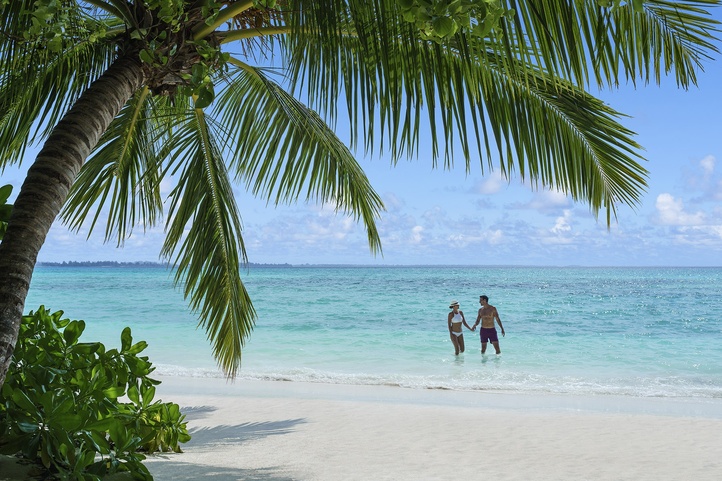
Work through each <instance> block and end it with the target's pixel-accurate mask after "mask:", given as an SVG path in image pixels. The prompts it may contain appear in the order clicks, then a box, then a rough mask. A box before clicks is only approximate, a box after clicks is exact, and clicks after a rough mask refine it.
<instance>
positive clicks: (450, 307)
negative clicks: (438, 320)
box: [449, 301, 459, 309]
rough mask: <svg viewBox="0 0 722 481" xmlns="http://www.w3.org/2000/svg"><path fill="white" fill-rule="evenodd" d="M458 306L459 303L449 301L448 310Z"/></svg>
mask: <svg viewBox="0 0 722 481" xmlns="http://www.w3.org/2000/svg"><path fill="white" fill-rule="evenodd" d="M458 305H459V301H451V302H450V303H449V309H453V308H454V306H458Z"/></svg>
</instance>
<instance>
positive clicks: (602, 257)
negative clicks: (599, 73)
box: [0, 13, 722, 266]
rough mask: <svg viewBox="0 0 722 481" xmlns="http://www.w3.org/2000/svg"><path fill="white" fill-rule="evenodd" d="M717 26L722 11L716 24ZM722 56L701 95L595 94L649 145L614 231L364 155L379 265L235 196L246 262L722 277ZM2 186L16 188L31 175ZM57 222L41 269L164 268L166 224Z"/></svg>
mask: <svg viewBox="0 0 722 481" xmlns="http://www.w3.org/2000/svg"><path fill="white" fill-rule="evenodd" d="M715 17H716V18H722V14H720V13H716V14H715ZM720 62H722V57H721V56H719V55H718V56H717V57H716V58H715V60H714V61H708V62H706V63H705V72H702V73H700V76H699V86H698V87H693V88H691V89H690V90H688V91H684V90H681V89H678V88H677V87H676V85H675V83H674V79H673V78H667V79H664V80H663V84H662V86H657V85H647V86H638V87H637V88H636V89H635V88H634V87H632V86H631V85H629V86H622V87H621V88H620V89H618V90H615V91H603V92H599V93H598V95H599V96H600V97H601V98H602V99H603V100H605V101H606V102H608V103H609V104H611V106H612V107H614V108H615V109H616V110H618V111H621V112H623V113H625V114H627V115H629V116H630V118H628V119H625V120H624V121H623V124H624V125H625V126H627V127H628V128H630V129H631V130H633V131H635V132H636V133H637V134H638V135H637V137H636V140H637V142H638V143H640V144H641V145H642V146H643V147H644V149H645V150H644V152H643V155H644V157H645V158H646V159H647V162H646V163H645V167H646V168H647V169H648V170H649V172H650V175H649V179H648V183H649V186H648V190H647V192H646V193H645V194H644V195H643V197H642V200H641V205H640V206H638V207H637V208H636V210H633V209H631V208H629V207H626V206H621V207H620V208H619V210H618V217H617V219H616V221H614V220H613V223H612V225H611V227H610V228H609V229H608V228H607V225H606V221H605V219H604V215H603V213H600V218H599V219H597V218H595V216H594V214H593V213H592V212H590V211H589V209H588V207H587V206H586V205H584V204H574V203H572V202H571V200H570V199H569V198H568V197H566V196H565V195H563V194H560V193H558V192H550V191H534V190H532V189H531V188H529V187H528V186H526V185H523V184H522V183H521V182H520V181H519V180H518V179H516V178H512V179H511V180H510V181H509V182H507V181H506V180H504V179H501V178H500V177H499V176H498V175H497V174H496V173H489V172H486V174H487V175H485V176H482V175H481V169H480V167H479V165H478V164H473V165H472V170H471V172H470V173H469V174H468V175H467V174H466V172H465V169H464V165H463V161H460V162H458V165H457V166H456V167H455V168H454V169H453V170H450V171H444V170H441V169H432V166H431V159H430V158H429V157H427V156H425V155H424V153H423V152H422V154H421V155H420V157H419V159H418V160H415V161H411V162H400V163H399V164H398V165H397V166H395V167H392V166H391V165H390V162H389V160H388V159H385V158H383V157H382V156H376V157H363V156H361V157H360V163H361V165H362V167H363V168H364V170H365V171H366V173H367V175H368V176H369V179H370V181H371V184H372V185H373V186H374V188H375V189H376V191H377V192H378V193H379V194H380V195H381V196H382V198H383V200H384V203H385V205H386V208H387V210H386V212H384V213H383V215H382V218H381V219H380V221H379V228H380V232H381V240H382V246H383V255H382V256H376V257H374V256H372V255H371V253H370V251H369V249H368V244H367V242H366V237H365V232H364V230H363V228H362V227H361V226H360V225H358V224H356V223H355V222H354V221H353V220H352V219H349V218H347V217H345V216H343V215H337V214H335V213H334V212H333V209H331V208H328V207H324V206H319V205H312V204H305V203H299V204H296V205H293V206H282V207H274V206H266V204H265V203H264V202H263V201H260V200H257V199H254V198H252V197H250V196H249V195H248V194H246V193H245V192H243V190H242V189H240V188H239V189H238V190H237V191H236V193H237V199H238V203H239V207H240V210H241V213H242V215H243V224H244V239H245V242H246V248H247V251H248V256H249V260H250V261H251V262H259V263H291V264H305V263H310V264H318V263H331V264H336V263H342V264H384V265H409V264H441V265H444V264H448V265H554V266H557V265H561V266H563V265H584V266H670V265H672V266H676V265H683V266H722V92H720V90H719V87H718V86H719V85H722V64H721V63H720ZM31 160H32V159H31V158H28V159H27V160H26V161H25V163H24V164H23V168H21V169H18V168H16V167H11V168H8V169H6V170H5V172H3V173H2V176H1V177H0V183H2V184H6V183H11V184H13V185H14V188H15V192H14V194H16V193H17V190H19V188H20V184H21V182H22V177H23V174H24V169H25V168H27V166H28V165H29V163H30V161H31ZM86 233H87V232H85V233H84V232H81V233H80V234H74V233H72V232H70V231H68V230H67V229H66V228H65V227H64V226H62V225H61V224H59V223H57V222H56V224H55V225H54V226H53V228H52V229H51V231H50V233H49V235H48V238H47V241H46V243H45V245H44V247H43V249H42V250H41V252H40V256H39V260H40V261H52V262H58V261H64V260H89V261H93V260H118V261H157V260H159V258H158V254H159V252H160V246H161V243H162V240H163V237H164V234H163V230H162V227H159V228H157V229H153V230H151V231H149V232H146V233H143V230H142V228H141V229H139V230H138V231H137V232H136V233H135V234H134V235H133V236H132V237H131V238H130V239H128V240H127V242H126V244H125V246H124V247H123V248H122V249H118V248H116V247H115V245H114V244H111V245H104V244H103V239H102V229H98V231H97V233H94V234H93V236H91V237H90V239H86Z"/></svg>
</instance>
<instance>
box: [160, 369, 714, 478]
mask: <svg viewBox="0 0 722 481" xmlns="http://www.w3.org/2000/svg"><path fill="white" fill-rule="evenodd" d="M159 395H160V396H161V397H162V399H163V400H164V401H173V402H176V403H178V404H180V405H181V407H182V408H183V412H185V413H186V414H187V420H188V421H189V428H190V430H191V432H192V434H193V439H192V441H191V442H189V443H188V444H186V445H185V446H184V450H185V453H183V454H173V455H159V456H154V457H152V458H150V459H149V460H148V467H149V469H150V470H151V472H152V473H153V474H154V476H155V478H156V480H158V481H171V480H174V481H178V480H199V479H203V480H210V481H214V480H217V481H222V480H224V481H225V480H270V481H287V480H304V481H306V480H307V481H337V480H461V479H486V478H488V479H499V480H646V479H649V480H667V479H668V480H672V479H689V480H692V479H694V480H718V479H722V400H668V399H623V398H615V397H609V396H596V397H589V398H580V397H573V396H530V395H516V394H489V393H468V392H451V391H428V390H412V389H403V388H396V387H384V386H337V385H334V386H329V385H324V384H305V383H290V382H261V381H237V382H236V383H234V384H227V383H225V381H224V380H213V379H183V378H164V379H163V384H162V385H161V386H160V388H159Z"/></svg>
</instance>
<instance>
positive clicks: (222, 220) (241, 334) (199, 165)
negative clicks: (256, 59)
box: [162, 110, 255, 377]
mask: <svg viewBox="0 0 722 481" xmlns="http://www.w3.org/2000/svg"><path fill="white" fill-rule="evenodd" d="M166 148H167V151H168V152H170V153H171V156H172V159H171V165H172V166H174V167H172V168H173V169H175V170H174V172H179V177H178V184H177V186H176V188H175V189H174V190H173V192H172V193H171V203H170V207H169V213H168V221H167V238H166V241H165V243H164V245H163V250H162V255H163V256H164V257H167V258H168V259H172V261H173V262H174V263H175V265H176V266H177V271H176V276H175V278H176V282H177V283H179V284H181V285H184V286H185V287H184V292H185V296H186V298H188V300H189V302H190V306H191V308H192V309H193V310H194V311H195V312H197V314H198V316H199V318H200V322H199V324H200V325H201V326H203V327H204V328H205V330H206V334H207V335H208V339H209V340H210V341H211V344H212V348H213V353H214V356H215V357H216V359H217V361H218V363H219V365H220V366H221V368H222V369H223V370H224V371H225V372H226V374H227V375H228V376H230V377H233V376H235V374H236V372H237V371H238V369H239V367H240V362H241V350H242V347H243V345H244V342H245V339H246V338H247V337H248V335H249V334H250V331H251V329H252V328H253V325H254V320H255V310H254V309H253V306H252V304H251V299H250V297H249V295H248V292H247V291H246V288H245V286H244V285H243V282H242V281H241V278H240V260H241V259H242V260H243V261H244V262H245V260H246V252H245V248H244V245H243V236H242V232H241V231H242V228H241V221H240V216H239V214H238V209H237V207H236V202H235V199H234V197H233V191H232V188H231V183H230V179H229V177H228V173H227V171H226V166H225V164H224V162H223V158H222V157H221V150H220V149H219V147H218V146H217V145H216V143H215V141H214V138H213V134H212V130H211V129H210V128H209V126H208V124H207V123H206V118H205V116H204V114H203V112H202V111H200V110H199V111H196V112H195V114H194V117H193V118H192V119H190V120H189V121H188V122H187V123H186V124H185V125H183V126H182V127H181V128H180V129H179V130H178V132H176V135H175V136H174V137H173V138H172V139H170V141H169V145H167V146H166Z"/></svg>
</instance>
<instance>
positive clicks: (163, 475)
mask: <svg viewBox="0 0 722 481" xmlns="http://www.w3.org/2000/svg"><path fill="white" fill-rule="evenodd" d="M147 466H148V469H149V470H150V472H151V473H152V474H153V478H154V479H155V481H199V480H203V481H236V480H238V481H241V480H242V481H298V480H296V479H295V478H292V477H291V476H289V475H287V474H283V473H281V472H280V471H278V470H276V469H273V468H264V469H234V468H225V467H217V466H207V465H199V464H190V463H182V462H175V461H165V462H163V463H147Z"/></svg>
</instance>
